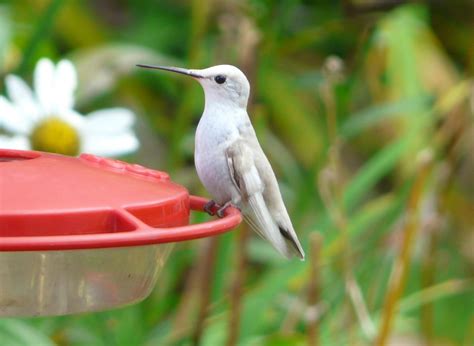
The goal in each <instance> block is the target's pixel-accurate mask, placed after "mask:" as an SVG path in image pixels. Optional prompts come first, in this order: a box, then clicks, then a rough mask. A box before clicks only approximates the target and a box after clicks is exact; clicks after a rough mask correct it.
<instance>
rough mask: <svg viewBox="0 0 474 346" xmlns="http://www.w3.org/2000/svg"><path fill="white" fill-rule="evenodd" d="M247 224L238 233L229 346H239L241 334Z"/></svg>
mask: <svg viewBox="0 0 474 346" xmlns="http://www.w3.org/2000/svg"><path fill="white" fill-rule="evenodd" d="M248 233H249V230H248V226H247V224H245V223H243V224H242V226H241V227H240V230H239V232H238V243H237V254H236V262H237V265H236V268H237V270H236V271H235V276H234V278H233V280H232V286H231V290H230V307H229V313H230V318H229V325H228V327H229V332H228V335H227V346H234V345H237V341H238V340H239V332H240V315H241V309H242V287H243V284H244V282H245V271H246V269H245V267H246V264H247V255H246V247H247V246H246V244H247V238H248V236H249V234H248Z"/></svg>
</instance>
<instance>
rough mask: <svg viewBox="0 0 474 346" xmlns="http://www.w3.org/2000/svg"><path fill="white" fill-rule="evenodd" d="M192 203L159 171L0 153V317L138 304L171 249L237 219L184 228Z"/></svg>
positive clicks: (196, 204)
mask: <svg viewBox="0 0 474 346" xmlns="http://www.w3.org/2000/svg"><path fill="white" fill-rule="evenodd" d="M205 203H206V200H205V199H203V198H200V197H195V196H190V195H189V194H188V191H187V190H186V189H185V188H184V187H182V186H180V185H177V184H175V183H173V182H171V181H170V179H169V176H168V175H167V174H166V173H163V172H160V171H156V170H152V169H148V168H145V167H142V166H140V165H134V164H128V163H125V162H121V161H117V160H111V159H106V158H102V157H98V156H94V155H89V154H83V155H81V156H80V157H79V158H73V157H66V156H61V155H54V154H46V153H40V152H34V151H18V150H2V149H0V316H42V315H62V314H70V313H78V312H86V311H97V310H105V309H110V308H114V307H118V306H121V305H124V304H130V303H134V302H137V301H140V300H142V299H144V298H145V297H146V296H147V295H148V294H149V293H150V291H151V290H152V288H153V286H154V284H155V282H156V279H157V277H158V274H159V272H160V269H161V268H162V267H163V265H164V264H165V262H166V260H167V257H168V255H169V253H170V251H171V248H172V245H173V243H174V242H179V241H184V240H190V239H196V238H202V237H207V236H213V235H217V234H220V233H222V232H225V231H227V230H230V229H231V228H233V227H235V226H237V225H238V224H239V223H240V221H241V215H240V213H239V211H238V210H237V209H235V208H228V209H227V210H226V213H225V217H224V218H222V219H216V220H213V221H210V222H204V223H201V224H193V225H189V224H188V223H189V214H190V209H192V210H202V209H203V206H204V204H205Z"/></svg>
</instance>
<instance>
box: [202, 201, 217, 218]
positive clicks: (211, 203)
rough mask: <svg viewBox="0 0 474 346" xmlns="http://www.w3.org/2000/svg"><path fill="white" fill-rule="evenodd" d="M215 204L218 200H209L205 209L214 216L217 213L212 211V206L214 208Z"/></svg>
mask: <svg viewBox="0 0 474 346" xmlns="http://www.w3.org/2000/svg"><path fill="white" fill-rule="evenodd" d="M215 205H216V202H215V201H214V200H212V199H211V200H210V201H209V202H207V203H206V204H204V208H203V210H204V211H205V212H206V213H208V214H209V215H211V216H214V215H216V213H214V212H213V211H212V208H214V206H215Z"/></svg>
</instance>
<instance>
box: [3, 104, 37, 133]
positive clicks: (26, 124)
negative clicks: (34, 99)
mask: <svg viewBox="0 0 474 346" xmlns="http://www.w3.org/2000/svg"><path fill="white" fill-rule="evenodd" d="M0 127H2V128H4V129H6V130H7V131H10V132H12V133H14V134H24V135H27V134H29V133H30V131H31V128H32V127H33V122H32V121H30V120H29V119H27V118H26V117H23V116H21V114H19V112H18V110H17V109H16V108H15V107H14V106H13V105H12V104H11V103H10V101H8V100H7V99H6V98H5V97H4V96H2V95H0Z"/></svg>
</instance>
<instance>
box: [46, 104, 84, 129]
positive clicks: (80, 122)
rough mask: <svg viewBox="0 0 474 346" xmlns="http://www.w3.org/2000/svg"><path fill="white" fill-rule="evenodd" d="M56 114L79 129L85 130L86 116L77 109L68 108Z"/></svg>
mask: <svg viewBox="0 0 474 346" xmlns="http://www.w3.org/2000/svg"><path fill="white" fill-rule="evenodd" d="M54 115H55V116H57V117H59V118H60V119H62V120H64V121H65V122H67V123H68V124H70V125H71V126H72V127H74V128H75V129H77V130H78V131H81V132H82V131H83V128H84V125H85V117H83V116H82V115H80V114H79V113H77V112H76V111H75V110H72V109H68V110H65V111H62V112H61V113H55V114H54Z"/></svg>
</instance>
